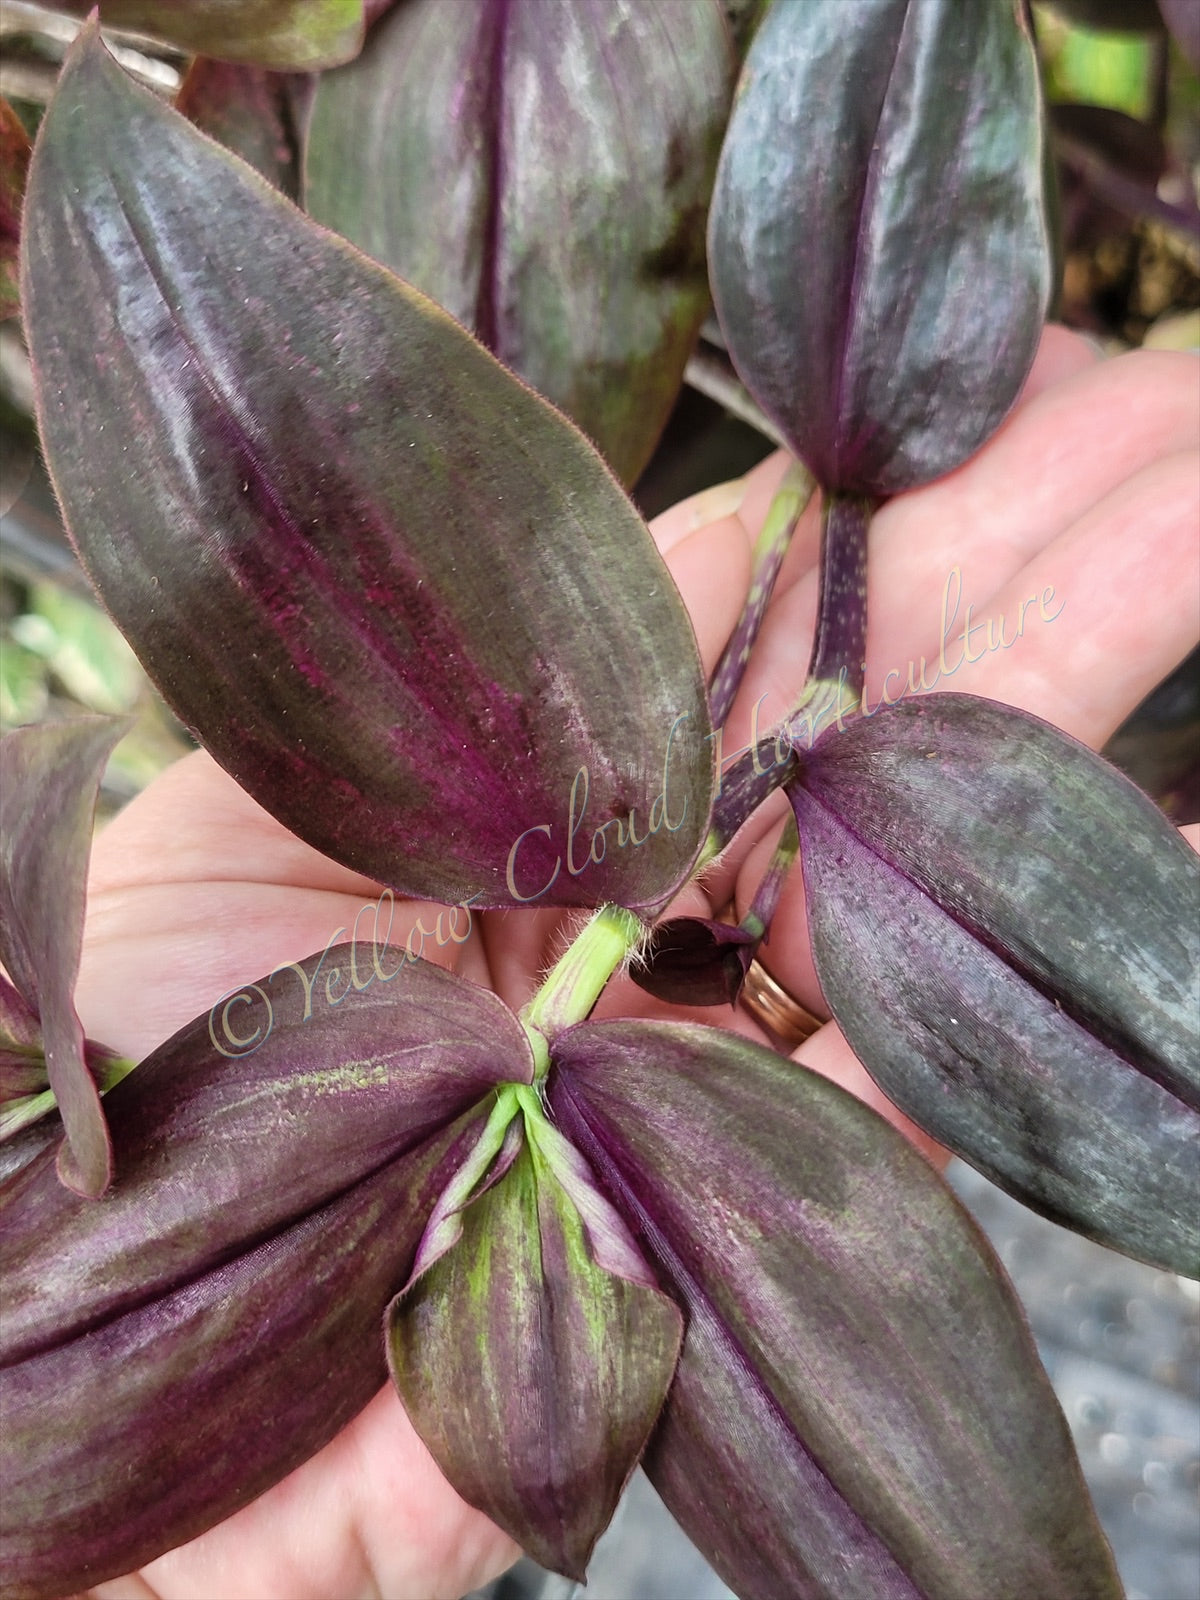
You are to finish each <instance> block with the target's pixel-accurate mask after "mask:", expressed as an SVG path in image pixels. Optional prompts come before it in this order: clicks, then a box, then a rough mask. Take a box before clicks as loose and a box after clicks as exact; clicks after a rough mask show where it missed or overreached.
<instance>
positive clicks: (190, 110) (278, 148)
mask: <svg viewBox="0 0 1200 1600" xmlns="http://www.w3.org/2000/svg"><path fill="white" fill-rule="evenodd" d="M311 87H312V80H311V78H309V77H308V76H306V75H303V74H298V73H282V72H267V71H266V70H265V69H264V68H262V67H249V66H240V65H237V64H235V63H232V62H228V61H213V60H211V59H210V58H209V57H207V56H198V57H197V58H196V59H195V61H193V62H192V64H191V66H190V67H189V68H188V72H187V76H186V77H185V78H184V80H183V83H182V85H181V87H180V90H179V93H178V95H177V96H176V97H175V109H176V110H177V111H178V112H180V113H181V115H183V116H185V117H186V118H187V119H188V121H189V122H191V123H194V124H195V126H196V127H197V128H199V129H200V131H201V132H202V133H207V134H208V135H209V137H210V138H213V139H216V140H217V142H218V143H219V144H223V145H224V146H225V148H226V149H227V150H232V151H233V153H234V154H235V155H238V156H241V158H242V160H243V161H248V162H249V164H250V165H251V166H252V167H253V168H254V170H255V171H256V172H260V173H261V174H262V175H263V177H264V178H265V179H266V180H267V182H268V183H270V184H272V185H273V186H274V187H275V188H276V189H278V190H279V191H280V193H281V194H285V195H287V197H288V199H289V200H295V199H296V198H297V196H298V195H299V193H300V149H299V132H298V127H297V121H298V118H297V109H298V104H299V103H302V101H303V100H304V99H305V98H306V97H307V96H308V94H309V93H310V92H311Z"/></svg>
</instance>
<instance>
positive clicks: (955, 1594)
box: [550, 1023, 1120, 1600]
mask: <svg viewBox="0 0 1200 1600" xmlns="http://www.w3.org/2000/svg"><path fill="white" fill-rule="evenodd" d="M555 1061H556V1072H555V1073H554V1074H553V1075H552V1077H551V1080H550V1082H551V1088H550V1103H551V1106H552V1109H553V1112H554V1115H555V1117H556V1119H557V1121H558V1122H559V1125H560V1127H561V1128H562V1130H563V1132H564V1134H565V1135H566V1136H567V1137H568V1138H569V1139H571V1141H572V1142H573V1143H574V1144H576V1145H577V1146H578V1148H579V1149H580V1150H581V1151H582V1152H583V1153H584V1154H585V1155H586V1156H587V1158H588V1159H589V1161H590V1162H591V1164H592V1166H593V1168H594V1169H595V1172H596V1176H597V1180H598V1181H599V1183H600V1184H601V1185H602V1187H604V1188H605V1189H606V1190H607V1191H608V1193H609V1196H610V1198H611V1199H612V1201H613V1203H614V1205H615V1206H616V1207H617V1209H618V1210H620V1211H621V1212H622V1213H623V1214H624V1216H625V1217H626V1219H627V1220H628V1221H629V1223H630V1225H631V1226H632V1227H633V1228H634V1232H635V1234H636V1235H637V1236H638V1238H639V1240H640V1241H641V1243H642V1245H643V1248H644V1249H645V1251H646V1253H647V1255H648V1256H649V1258H650V1259H651V1260H652V1261H653V1263H654V1264H655V1266H656V1267H657V1268H658V1269H659V1272H660V1274H661V1276H662V1279H663V1281H664V1283H665V1284H666V1286H667V1287H668V1288H669V1289H670V1290H672V1291H673V1292H674V1293H676V1294H678V1295H679V1296H680V1297H681V1298H682V1301H683V1304H684V1308H685V1311H686V1314H687V1332H686V1335H685V1338H684V1346H683V1354H682V1356H681V1359H680V1364H679V1370H678V1373H677V1376H676V1379H675V1383H674V1385H673V1387H672V1389H671V1392H670V1394H669V1396H668V1399H667V1404H666V1407H665V1409H664V1412H663V1417H662V1420H661V1422H660V1424H659V1427H658V1429H657V1430H656V1432H655V1435H654V1437H653V1439H652V1440H651V1443H650V1446H649V1449H648V1451H647V1454H646V1457H645V1461H644V1465H645V1466H646V1469H647V1471H648V1472H649V1474H650V1477H651V1479H652V1480H653V1482H654V1483H655V1485H656V1487H657V1488H658V1490H659V1492H660V1493H661V1494H662V1495H663V1497H664V1499H665V1500H666V1502H667V1505H668V1507H669V1508H670V1510H671V1511H672V1513H673V1514H674V1515H675V1516H676V1517H677V1518H678V1519H679V1521H680V1522H681V1523H682V1524H683V1526H684V1528H685V1530H686V1531H687V1532H688V1533H689V1535H690V1536H691V1538H692V1539H694V1540H695V1541H696V1543H697V1544H698V1545H699V1546H700V1548H701V1549H702V1550H703V1551H704V1553H705V1555H706V1556H707V1557H708V1559H709V1560H710V1561H712V1562H713V1564H714V1565H715V1566H716V1568H717V1570H718V1572H720V1574H721V1575H722V1577H723V1578H724V1579H725V1580H726V1582H728V1583H729V1584H730V1585H731V1587H733V1588H734V1589H735V1591H736V1592H737V1593H738V1594H739V1595H740V1596H742V1597H743V1600H776V1597H778V1596H780V1595H783V1594H786V1595H788V1596H795V1597H797V1600H901V1597H903V1600H918V1597H919V1600H963V1597H964V1596H967V1595H971V1596H975V1595H989V1596H991V1595H1012V1596H1027V1595H1037V1596H1038V1597H1039V1600H1066V1597H1073V1600H1101V1597H1110V1600H1116V1597H1118V1596H1119V1595H1120V1586H1119V1583H1118V1581H1117V1578H1116V1574H1115V1572H1114V1570H1113V1567H1112V1563H1111V1558H1110V1555H1109V1552H1108V1549H1107V1547H1106V1545H1105V1543H1104V1539H1103V1536H1102V1535H1101V1533H1100V1530H1099V1527H1098V1525H1097V1523H1096V1521H1095V1517H1094V1515H1093V1513H1092V1510H1091V1507H1090V1505H1089V1503H1088V1499H1087V1494H1086V1490H1085V1489H1084V1486H1083V1481H1082V1478H1081V1475H1080V1472H1079V1467H1078V1463H1077V1462H1076V1460H1075V1457H1074V1453H1073V1450H1072V1447H1071V1443H1070V1436H1069V1434H1068V1431H1067V1427H1066V1424H1065V1422H1064V1420H1063V1417H1062V1414H1061V1412H1060V1411H1059V1409H1058V1405H1057V1402H1056V1401H1055V1398H1054V1394H1053V1391H1052V1389H1051V1388H1050V1385H1049V1382H1048V1381H1047V1379H1046V1376H1045V1374H1044V1372H1043V1371H1042V1369H1041V1367H1040V1365H1039V1364H1038V1360H1037V1356H1036V1352H1035V1350H1034V1346H1033V1342H1032V1340H1031V1338H1030V1335H1029V1331H1028V1328H1027V1327H1026V1325H1025V1322H1024V1319H1023V1317H1022V1315H1021V1312H1020V1309H1019V1307H1018V1305H1017V1303H1016V1301H1015V1298H1014V1297H1013V1294H1012V1291H1011V1289H1010V1287H1009V1285H1008V1282H1007V1280H1006V1278H1005V1277H1004V1274H1003V1271H1002V1269H1001V1268H1000V1266H999V1263H998V1262H997V1261H996V1259H995V1257H994V1256H993V1255H992V1253H991V1251H990V1249H989V1247H988V1245H987V1243H986V1241H985V1240H984V1239H983V1237H982V1235H980V1233H979V1232H978V1230H977V1228H976V1227H975V1225H974V1224H973V1222H972V1221H971V1220H970V1219H969V1218H968V1217H967V1215H966V1214H965V1212H964V1211H963V1210H962V1209H961V1207H960V1206H959V1205H958V1203H957V1201H956V1200H955V1199H954V1197H953V1195H952V1194H951V1193H950V1191H949V1190H948V1189H947V1188H946V1186H945V1185H944V1184H943V1183H942V1181H941V1180H940V1178H938V1176H937V1175H936V1174H935V1173H934V1172H933V1171H932V1169H931V1168H930V1167H929V1166H928V1165H927V1164H926V1163H925V1162H924V1161H923V1159H922V1158H921V1157H920V1156H918V1155H917V1154H916V1153H915V1152H914V1151H913V1150H912V1149H911V1148H910V1147H909V1146H908V1145H907V1144H906V1142H905V1141H904V1140H903V1138H902V1137H901V1136H900V1135H899V1134H898V1133H896V1132H895V1130H894V1129H892V1128H891V1127H890V1126H888V1125H887V1124H886V1123H885V1122H883V1120H882V1119H881V1118H879V1117H878V1116H877V1115H876V1114H875V1113H874V1112H872V1111H870V1110H869V1109H868V1108H867V1107H865V1106H863V1105H862V1104H861V1103H860V1102H858V1101H857V1100H855V1099H853V1098H852V1097H851V1096H850V1095H848V1094H846V1093H845V1092H844V1091H843V1090H841V1089H839V1088H837V1087H836V1086H835V1085H833V1084H831V1083H829V1082H827V1081H826V1080H825V1079H823V1078H820V1077H818V1076H816V1075H815V1074H813V1073H810V1072H808V1071H806V1070H805V1069H803V1068H800V1067H797V1066H796V1065H795V1064H793V1063H790V1062H788V1061H786V1060H784V1059H782V1058H781V1057H779V1056H777V1055H774V1054H773V1053H772V1052H770V1051H767V1050H763V1049H761V1048H759V1047H758V1046H755V1045H751V1044H748V1043H747V1042H746V1041H744V1040H741V1039H737V1038H735V1037H734V1036H732V1035H729V1034H724V1033H720V1032H718V1031H717V1030H714V1029H707V1028H699V1027H692V1026H683V1025H670V1024H661V1023H597V1024H584V1025H582V1026H580V1027H577V1028H575V1029H572V1030H571V1031H570V1032H568V1033H566V1034H564V1035H562V1036H561V1037H560V1038H559V1040H558V1041H557V1044H556V1051H555Z"/></svg>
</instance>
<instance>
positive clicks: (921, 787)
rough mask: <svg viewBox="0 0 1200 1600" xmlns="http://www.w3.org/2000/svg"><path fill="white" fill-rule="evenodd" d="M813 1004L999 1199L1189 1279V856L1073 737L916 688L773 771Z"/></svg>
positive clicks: (1198, 1251) (1192, 1051)
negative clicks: (793, 859) (826, 1009)
mask: <svg viewBox="0 0 1200 1600" xmlns="http://www.w3.org/2000/svg"><path fill="white" fill-rule="evenodd" d="M788 788H789V794H790V796H791V801H792V806H793V808H794V810H795V813H796V819H797V821H798V823H799V827H800V837H801V851H802V860H803V864H804V875H805V885H806V888H807V903H808V916H809V927H810V931H811V934H812V943H813V956H814V960H815V962H816V967H817V974H818V976H819V978H820V980H821V986H822V988H823V990H824V993H825V998H826V1000H827V1001H828V1003H829V1006H830V1009H831V1010H832V1012H833V1014H834V1016H835V1018H836V1019H837V1021H838V1023H839V1024H840V1026H841V1028H842V1030H843V1032H844V1033H845V1034H846V1037H847V1039H848V1040H849V1041H850V1044H851V1046H852V1047H853V1049H854V1051H855V1053H856V1054H857V1055H858V1056H859V1058H860V1059H861V1060H862V1062H863V1065H864V1066H865V1067H867V1069H868V1070H869V1071H870V1073H871V1074H872V1076H873V1077H874V1078H876V1080H877V1081H878V1082H879V1084H880V1086H881V1088H882V1089H883V1090H884V1092H885V1093H886V1094H887V1095H888V1097H889V1098H890V1099H892V1100H893V1101H895V1103H896V1104H897V1105H898V1106H900V1108H901V1109H902V1110H903V1111H904V1112H905V1113H906V1114H907V1115H908V1116H910V1117H911V1118H912V1119H913V1121H914V1122H917V1123H919V1124H920V1125H921V1126H922V1127H923V1128H925V1129H926V1130H927V1131H928V1132H929V1133H931V1134H932V1135H933V1137H934V1138H935V1139H938V1140H940V1141H941V1143H943V1144H946V1145H949V1146H950V1148H951V1149H953V1150H955V1151H957V1152H958V1153H959V1154H961V1155H962V1156H964V1157H965V1158H966V1159H967V1160H968V1161H970V1162H972V1163H973V1164H974V1165H975V1166H977V1167H979V1168H980V1170H981V1171H983V1172H985V1173H987V1174H988V1176H989V1177H991V1178H993V1179H994V1180H995V1182H997V1183H999V1184H1001V1185H1002V1186H1003V1187H1005V1188H1006V1189H1008V1190H1009V1191H1010V1192H1011V1193H1012V1194H1015V1195H1016V1196H1017V1198H1018V1199H1021V1200H1024V1201H1025V1202H1026V1204H1028V1205H1031V1206H1033V1207H1034V1208H1035V1209H1037V1210H1039V1211H1041V1212H1043V1213H1044V1214H1045V1215H1047V1216H1049V1217H1052V1218H1053V1219H1054V1220H1055V1221H1056V1222H1061V1223H1064V1224H1065V1225H1066V1226H1068V1227H1071V1228H1074V1229H1076V1230H1077V1231H1078V1232H1080V1233H1084V1234H1087V1235H1088V1237H1090V1238H1093V1239H1096V1240H1098V1241H1099V1242H1100V1243H1102V1244H1106V1245H1109V1246H1111V1247H1112V1248H1114V1249H1117V1250H1124V1251H1127V1252H1128V1253H1129V1254H1130V1255H1135V1256H1139V1257H1140V1258H1142V1259H1144V1260H1147V1261H1153V1262H1156V1263H1158V1264H1159V1265H1162V1266H1165V1267H1170V1268H1172V1269H1173V1270H1174V1271H1177V1272H1186V1273H1190V1274H1196V1273H1197V1272H1198V1271H1200V1234H1198V1229H1197V1221H1198V1218H1197V1210H1196V1203H1195V1202H1196V1148H1197V1140H1198V1138H1200V1064H1198V1061H1197V1054H1196V1017H1197V1014H1198V1010H1200V994H1198V984H1200V936H1198V934H1197V927H1198V924H1197V919H1196V905H1197V897H1198V891H1200V863H1198V862H1197V858H1196V856H1195V854H1194V852H1193V851H1191V850H1189V848H1188V847H1187V845H1186V844H1185V843H1184V842H1183V840H1182V839H1181V838H1180V837H1179V835H1178V834H1177V833H1176V831H1175V830H1174V828H1172V826H1171V825H1170V823H1169V822H1167V820H1166V818H1165V817H1163V815H1162V814H1161V812H1160V811H1159V810H1158V809H1157V807H1156V806H1154V805H1153V804H1152V803H1151V802H1150V801H1149V800H1148V799H1147V798H1146V796H1145V795H1143V794H1142V793H1141V791H1140V790H1138V789H1137V788H1135V787H1134V785H1133V784H1132V783H1130V782H1129V780H1128V779H1127V778H1125V777H1124V776H1123V775H1122V774H1120V773H1119V772H1117V771H1116V769H1115V768H1113V767H1111V766H1109V765H1108V763H1107V762H1105V761H1102V760H1101V759H1100V757H1099V756H1097V755H1094V754H1093V753H1092V752H1091V751H1090V750H1088V749H1087V748H1086V747H1085V746H1083V745H1081V744H1079V743H1077V742H1076V741H1075V740H1073V739H1070V738H1068V737H1067V735H1065V734H1063V733H1060V732H1059V731H1058V730H1057V729H1055V728H1052V727H1050V726H1049V725H1048V724H1047V723H1044V722H1041V721H1039V720H1038V719H1037V718H1036V717H1031V716H1028V715H1026V714H1025V713H1023V712H1019V711H1014V710H1012V709H1011V708H1010V707H1007V706H1001V705H997V704H994V703H993V702H991V701H987V700H980V699H976V698H974V697H973V696H969V695H949V694H940V695H927V696H922V697H921V698H919V699H916V700H905V701H901V702H899V703H897V704H896V705H894V706H890V707H885V708H882V709H880V710H879V711H878V712H876V713H874V714H872V715H871V716H870V717H869V718H859V719H857V720H855V721H853V722H850V723H848V724H847V725H846V726H845V728H844V730H842V731H839V730H837V729H836V728H833V729H830V731H829V732H828V733H826V734H825V735H823V736H822V738H821V739H820V740H819V741H818V742H817V744H816V746H815V747H814V748H813V750H812V751H811V752H809V753H808V754H806V755H804V756H803V757H802V758H801V761H800V767H799V773H798V775H797V776H796V777H794V778H793V779H792V780H791V782H790V783H789V786H788Z"/></svg>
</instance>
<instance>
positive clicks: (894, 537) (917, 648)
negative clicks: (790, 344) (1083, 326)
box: [811, 351, 1200, 695]
mask: <svg viewBox="0 0 1200 1600" xmlns="http://www.w3.org/2000/svg"><path fill="white" fill-rule="evenodd" d="M1197 437H1200V384H1198V383H1197V382H1196V363H1195V361H1194V359H1193V358H1192V357H1190V356H1186V355H1179V354H1173V353H1167V352H1149V351H1147V352H1137V353H1135V354H1132V355H1129V356H1122V357H1119V358H1118V359H1117V360H1114V361H1109V362H1103V363H1099V364H1094V365H1092V366H1089V367H1088V368H1086V369H1085V370H1083V371H1082V372H1080V373H1078V374H1076V375H1075V376H1073V377H1072V378H1070V379H1068V380H1067V381H1066V382H1063V383H1059V384H1056V385H1054V386H1053V387H1051V388H1048V389H1046V390H1044V391H1042V392H1041V393H1040V394H1038V395H1037V396H1036V398H1034V399H1033V400H1032V401H1031V402H1030V403H1029V404H1027V405H1024V406H1022V407H1021V409H1020V410H1018V411H1017V412H1015V413H1014V414H1013V415H1012V417H1011V418H1010V419H1009V421H1008V422H1007V423H1006V424H1005V426H1004V427H1003V428H1002V429H1001V430H1000V432H999V433H998V434H997V435H996V436H995V438H994V439H993V440H992V441H991V443H990V444H989V445H988V446H987V448H986V449H985V450H984V451H982V452H981V453H980V454H979V455H978V456H976V457H974V458H973V459H972V460H971V461H970V462H968V463H967V464H966V465H965V466H963V467H960V468H959V469H958V471H956V472H953V473H951V474H950V475H949V477H946V478H943V479H941V480H940V481H939V482H937V483H935V484H931V485H930V486H929V487H928V488H926V489H923V490H921V491H920V492H919V493H916V494H909V495H901V496H899V497H898V498H897V499H895V500H893V501H891V502H889V504H887V505H886V506H884V507H882V509H881V510H880V511H879V512H878V513H877V514H876V516H875V519H874V522H873V524H872V529H871V536H872V543H871V570H870V588H869V595H868V603H869V606H870V615H871V637H870V648H869V651H868V685H869V687H871V688H872V690H873V693H874V694H875V695H878V694H879V693H880V692H881V691H882V678H883V674H884V673H886V671H887V670H888V669H889V668H891V667H893V666H895V665H896V664H897V663H904V662H906V661H907V660H908V659H909V658H910V656H916V655H919V654H922V653H926V652H927V651H928V650H929V648H930V647H933V648H935V649H936V646H937V643H938V640H939V634H938V633H937V631H936V630H937V625H938V621H939V612H938V604H939V601H940V597H941V595H942V593H943V591H944V588H945V585H946V582H947V580H948V578H949V576H950V574H951V573H953V572H955V571H958V572H959V573H960V574H961V580H962V587H963V589H964V591H965V592H966V593H967V594H968V595H969V596H970V597H971V598H972V599H974V601H975V603H976V605H977V606H983V605H986V604H987V603H988V602H989V601H990V600H991V599H992V597H993V596H994V595H996V594H998V593H999V592H1000V590H1001V589H1003V588H1005V587H1006V586H1007V585H1008V584H1009V583H1011V581H1012V580H1013V578H1015V577H1016V576H1017V575H1018V574H1019V573H1020V572H1021V571H1022V570H1023V569H1024V568H1025V567H1026V565H1027V564H1028V563H1029V562H1030V561H1032V560H1033V559H1034V558H1035V557H1036V556H1037V555H1038V553H1039V552H1040V551H1042V550H1043V549H1045V548H1046V547H1047V546H1048V545H1050V544H1051V543H1053V542H1054V540H1056V539H1057V538H1058V537H1059V536H1060V535H1061V534H1062V533H1063V532H1065V531H1066V530H1067V529H1069V528H1071V527H1073V526H1074V525H1075V524H1077V523H1078V522H1079V521H1080V520H1081V519H1082V518H1084V517H1085V516H1086V514H1087V513H1088V512H1089V511H1090V510H1091V509H1092V508H1094V507H1096V506H1098V505H1099V504H1100V503H1101V502H1102V501H1104V500H1105V499H1106V498H1107V497H1108V496H1109V495H1111V494H1112V493H1113V492H1114V491H1116V490H1117V489H1118V488H1119V487H1120V486H1121V485H1122V484H1123V483H1124V482H1125V481H1126V480H1127V479H1129V478H1131V477H1133V476H1135V475H1136V474H1137V473H1139V472H1141V471H1142V470H1143V469H1144V468H1146V467H1147V466H1149V465H1150V464H1152V463H1153V462H1155V461H1157V460H1161V459H1163V458H1165V457H1167V456H1170V455H1173V454H1175V453H1177V452H1181V451H1188V450H1194V449H1195V447H1196V440H1197ZM813 595H814V598H813V600H812V602H811V604H812V606H813V608H814V609H815V576H814V579H813Z"/></svg>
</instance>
